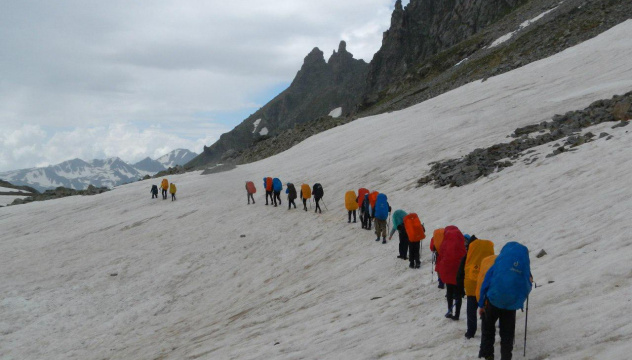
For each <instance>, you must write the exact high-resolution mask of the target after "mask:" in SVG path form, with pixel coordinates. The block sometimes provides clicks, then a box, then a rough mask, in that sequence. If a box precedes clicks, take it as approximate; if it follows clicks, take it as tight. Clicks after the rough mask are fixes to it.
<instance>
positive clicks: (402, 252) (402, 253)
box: [399, 236, 413, 259]
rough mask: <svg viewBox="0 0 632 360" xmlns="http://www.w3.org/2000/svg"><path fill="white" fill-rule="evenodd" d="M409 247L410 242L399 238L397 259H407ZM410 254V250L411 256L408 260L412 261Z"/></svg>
mask: <svg viewBox="0 0 632 360" xmlns="http://www.w3.org/2000/svg"><path fill="white" fill-rule="evenodd" d="M409 245H410V242H409V241H408V240H406V239H402V237H401V236H400V237H399V257H401V258H403V259H406V258H408V246H409ZM412 252H413V250H412V249H411V255H410V258H411V259H412V258H413V256H412Z"/></svg>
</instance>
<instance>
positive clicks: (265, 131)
mask: <svg viewBox="0 0 632 360" xmlns="http://www.w3.org/2000/svg"><path fill="white" fill-rule="evenodd" d="M259 135H261V136H265V135H268V128H267V127H264V128H263V129H261V131H259Z"/></svg>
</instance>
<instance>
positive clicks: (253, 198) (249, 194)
mask: <svg viewBox="0 0 632 360" xmlns="http://www.w3.org/2000/svg"><path fill="white" fill-rule="evenodd" d="M250 199H252V203H253V204H254V203H255V197H254V196H252V194H251V193H248V204H250Z"/></svg>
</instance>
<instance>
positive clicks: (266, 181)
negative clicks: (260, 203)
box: [263, 177, 274, 205]
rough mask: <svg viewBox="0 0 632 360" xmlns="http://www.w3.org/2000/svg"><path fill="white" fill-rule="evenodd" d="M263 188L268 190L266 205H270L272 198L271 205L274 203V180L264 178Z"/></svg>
mask: <svg viewBox="0 0 632 360" xmlns="http://www.w3.org/2000/svg"><path fill="white" fill-rule="evenodd" d="M263 188H264V189H266V205H268V197H270V203H273V202H274V197H273V196H272V178H271V177H264V178H263Z"/></svg>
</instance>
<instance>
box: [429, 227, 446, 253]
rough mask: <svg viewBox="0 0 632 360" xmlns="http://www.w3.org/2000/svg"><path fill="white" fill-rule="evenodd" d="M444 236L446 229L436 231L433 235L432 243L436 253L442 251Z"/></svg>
mask: <svg viewBox="0 0 632 360" xmlns="http://www.w3.org/2000/svg"><path fill="white" fill-rule="evenodd" d="M444 234H445V228H441V229H436V230H435V231H434V232H433V233H432V242H433V244H434V248H435V251H436V252H439V249H441V243H442V242H443V235H444Z"/></svg>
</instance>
